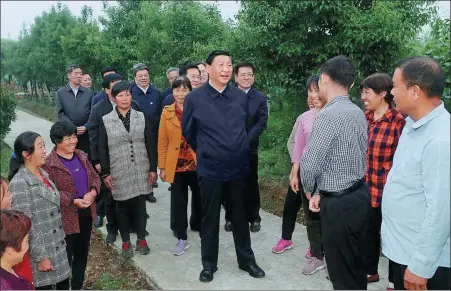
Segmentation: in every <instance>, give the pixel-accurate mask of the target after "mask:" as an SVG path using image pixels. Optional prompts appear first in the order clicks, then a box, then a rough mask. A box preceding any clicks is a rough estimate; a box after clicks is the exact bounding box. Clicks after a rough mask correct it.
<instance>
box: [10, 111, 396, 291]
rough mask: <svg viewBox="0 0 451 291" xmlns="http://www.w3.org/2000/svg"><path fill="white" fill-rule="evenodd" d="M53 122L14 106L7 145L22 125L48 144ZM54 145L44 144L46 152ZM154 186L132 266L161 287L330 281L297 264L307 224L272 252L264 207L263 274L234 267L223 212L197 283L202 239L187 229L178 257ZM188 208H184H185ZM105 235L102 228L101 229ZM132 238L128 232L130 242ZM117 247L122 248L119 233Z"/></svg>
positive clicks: (164, 202) (383, 267)
mask: <svg viewBox="0 0 451 291" xmlns="http://www.w3.org/2000/svg"><path fill="white" fill-rule="evenodd" d="M50 126H51V123H50V122H48V121H45V120H42V119H40V118H37V117H35V116H33V115H30V114H28V113H25V112H23V111H17V120H16V121H15V122H14V123H13V124H12V126H11V132H10V133H9V135H8V136H7V137H6V138H5V141H6V143H7V144H9V145H10V146H12V145H13V143H14V139H15V138H16V136H17V135H18V134H20V133H21V132H23V131H26V130H32V131H36V132H38V133H40V134H41V135H42V136H43V138H44V140H45V141H46V144H47V145H51V142H50V140H49V131H50ZM51 148H52V146H48V148H47V150H48V151H50V150H51ZM159 185H160V186H159V187H158V188H156V189H155V197H156V198H157V200H158V201H157V203H156V204H150V203H148V202H147V212H148V213H149V215H150V218H149V220H148V221H147V231H148V232H149V233H150V235H149V236H148V237H147V240H148V242H149V246H150V250H151V252H150V254H149V255H147V256H141V255H139V254H135V257H134V258H133V260H134V262H135V265H136V266H137V267H138V268H140V269H141V270H142V271H143V272H144V273H146V274H147V275H148V276H149V278H150V280H151V281H152V282H153V283H154V284H155V285H156V287H158V288H159V289H166V290H175V289H184V290H201V289H203V290H224V289H229V290H269V289H272V290H316V289H318V290H319V289H321V290H327V289H329V290H330V289H332V284H331V283H330V282H329V281H328V280H327V279H326V278H325V276H326V275H327V271H325V270H322V271H320V272H317V273H316V274H314V275H312V276H304V275H302V273H301V266H302V264H303V263H304V262H305V260H306V259H305V258H304V255H305V251H306V250H307V246H308V241H307V233H306V230H305V227H304V226H302V225H300V224H296V230H295V232H294V234H293V241H294V244H295V247H294V248H293V249H292V250H290V251H287V252H285V253H283V254H280V255H275V254H273V253H272V252H271V247H272V246H273V245H274V244H275V243H276V241H277V240H278V238H279V237H280V233H281V224H282V219H281V218H280V217H277V216H275V215H272V214H270V213H267V212H265V211H261V216H262V229H261V231H260V232H258V233H255V234H251V238H252V246H253V250H254V252H255V256H256V259H257V263H258V264H259V265H260V266H261V267H262V268H263V269H264V270H265V272H266V277H265V278H262V279H254V278H251V277H250V276H249V275H248V274H247V273H245V272H243V271H241V270H239V269H238V265H237V261H236V256H235V249H234V246H233V239H232V234H231V233H226V232H225V231H224V228H223V225H224V213H222V215H221V227H220V229H221V232H220V247H219V262H218V268H219V270H218V272H216V273H215V277H214V280H213V281H212V282H210V283H201V282H199V279H198V278H199V273H200V271H201V269H202V264H201V260H200V239H199V236H198V234H197V233H194V232H191V231H188V241H189V244H190V248H189V249H188V250H187V251H186V252H185V254H184V255H182V256H179V257H176V256H174V255H173V254H172V249H173V248H174V246H175V244H176V239H175V238H174V237H173V236H172V231H171V230H170V228H169V196H170V194H169V192H168V187H169V184H168V183H162V182H161V181H160V182H159ZM189 208H190V207H188V209H189ZM101 231H102V233H104V234H106V229H105V227H103V228H102V229H101ZM135 240H136V237H135V236H134V235H132V242H134V241H135ZM116 247H117V248H120V237H118V240H117V243H116ZM387 271H388V262H387V260H386V259H385V258H381V263H380V275H381V278H382V279H381V281H380V282H378V283H373V284H370V285H369V286H368V289H370V290H384V289H385V288H386V285H387Z"/></svg>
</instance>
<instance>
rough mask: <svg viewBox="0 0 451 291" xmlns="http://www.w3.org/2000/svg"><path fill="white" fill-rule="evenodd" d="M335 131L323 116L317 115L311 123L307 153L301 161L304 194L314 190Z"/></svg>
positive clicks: (334, 127)
mask: <svg viewBox="0 0 451 291" xmlns="http://www.w3.org/2000/svg"><path fill="white" fill-rule="evenodd" d="M337 131H338V129H337V128H336V124H335V123H334V121H333V120H331V119H330V118H329V117H327V116H325V115H323V114H319V115H318V117H317V118H316V119H315V121H314V122H313V128H312V134H311V135H310V139H309V142H308V146H307V151H306V152H305V154H304V155H303V156H302V159H301V181H302V185H303V186H304V191H305V193H312V192H313V190H314V189H315V183H316V178H317V177H318V176H319V175H321V172H322V170H323V168H324V163H325V162H326V155H327V152H329V150H330V145H331V144H332V141H333V140H334V139H335V137H336V133H337Z"/></svg>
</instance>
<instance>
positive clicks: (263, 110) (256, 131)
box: [248, 96, 268, 143]
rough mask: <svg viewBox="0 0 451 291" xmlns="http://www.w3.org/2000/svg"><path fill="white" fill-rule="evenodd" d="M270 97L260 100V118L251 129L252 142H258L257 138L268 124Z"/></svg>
mask: <svg viewBox="0 0 451 291" xmlns="http://www.w3.org/2000/svg"><path fill="white" fill-rule="evenodd" d="M267 101H268V98H267V97H266V96H265V98H264V100H262V101H261V102H260V106H259V107H258V120H257V122H256V123H255V124H254V126H252V128H251V129H250V130H249V133H248V135H249V139H250V142H251V143H253V142H256V140H257V139H258V138H259V137H260V135H261V134H262V133H263V131H264V130H265V129H266V127H267V124H268V103H267Z"/></svg>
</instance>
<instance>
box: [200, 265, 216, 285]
mask: <svg viewBox="0 0 451 291" xmlns="http://www.w3.org/2000/svg"><path fill="white" fill-rule="evenodd" d="M217 270H218V267H214V268H213V270H207V269H203V270H202V272H200V276H199V280H200V281H201V282H205V283H207V282H211V281H212V280H213V274H214V273H216V271H217Z"/></svg>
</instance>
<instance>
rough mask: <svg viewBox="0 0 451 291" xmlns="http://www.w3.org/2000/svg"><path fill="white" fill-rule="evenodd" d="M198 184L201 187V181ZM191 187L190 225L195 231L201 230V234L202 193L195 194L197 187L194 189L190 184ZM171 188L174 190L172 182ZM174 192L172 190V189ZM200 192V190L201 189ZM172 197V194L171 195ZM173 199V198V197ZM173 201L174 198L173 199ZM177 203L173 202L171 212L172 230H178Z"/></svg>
mask: <svg viewBox="0 0 451 291" xmlns="http://www.w3.org/2000/svg"><path fill="white" fill-rule="evenodd" d="M196 184H197V188H199V183H196ZM190 189H191V216H190V218H189V227H190V228H191V230H193V231H199V235H200V229H201V224H202V205H201V203H200V194H199V195H193V193H194V192H195V191H197V190H196V189H194V190H193V188H192V187H191V186H190ZM171 190H172V184H171ZM171 193H172V191H171ZM199 193H200V190H199ZM171 197H172V196H171ZM171 199H172V198H171ZM171 201H172V200H171ZM199 205H200V210H199ZM174 206H175V204H173V203H172V202H171V211H170V212H171V214H170V227H171V230H172V231H176V230H177V227H176V213H177V211H176V209H175V208H174Z"/></svg>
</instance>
